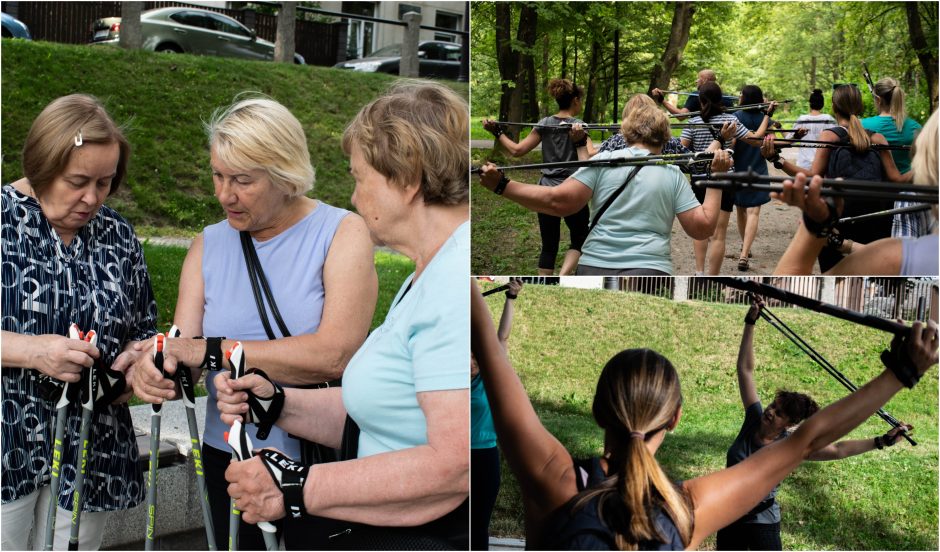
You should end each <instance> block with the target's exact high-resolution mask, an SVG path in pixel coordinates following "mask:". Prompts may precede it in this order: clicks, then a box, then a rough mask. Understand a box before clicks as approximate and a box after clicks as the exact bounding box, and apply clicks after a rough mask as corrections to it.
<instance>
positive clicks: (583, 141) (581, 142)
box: [573, 136, 587, 148]
mask: <svg viewBox="0 0 940 552" xmlns="http://www.w3.org/2000/svg"><path fill="white" fill-rule="evenodd" d="M573 145H574V147H575V148H583V147H584V146H586V145H587V136H585V137H584V138H582V139H581V140H578V141H577V142H574V144H573Z"/></svg>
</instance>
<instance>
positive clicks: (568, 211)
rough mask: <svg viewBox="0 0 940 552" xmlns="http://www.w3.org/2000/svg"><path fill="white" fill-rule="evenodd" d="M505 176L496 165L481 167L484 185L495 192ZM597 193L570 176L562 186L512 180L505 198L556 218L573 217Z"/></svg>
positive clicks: (504, 192) (507, 185)
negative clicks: (501, 178)
mask: <svg viewBox="0 0 940 552" xmlns="http://www.w3.org/2000/svg"><path fill="white" fill-rule="evenodd" d="M500 177H502V173H501V172H500V171H499V170H498V169H497V168H496V165H494V164H492V163H486V164H485V165H483V166H482V167H480V184H482V185H483V187H484V188H486V189H488V190H493V189H495V188H496V186H497V184H499V180H500ZM592 195H594V192H593V191H592V190H591V189H590V188H588V187H587V186H585V185H584V184H583V183H582V182H580V181H578V180H575V179H574V178H571V177H570V176H569V177H568V178H566V179H565V181H564V182H562V183H561V184H559V185H558V186H538V185H535V184H524V183H522V182H518V181H515V180H511V179H510V180H509V183H508V184H506V187H505V189H504V190H503V197H505V198H506V199H510V200H512V201H515V202H516V203H518V204H519V205H522V206H523V207H525V208H526V209H528V210H530V211H535V212H537V213H545V214H546V215H552V216H556V217H567V216H568V215H573V214H574V213H577V212H578V211H580V210H581V208H582V207H584V206H585V205H587V203H588V201H589V200H590V199H591V196H592Z"/></svg>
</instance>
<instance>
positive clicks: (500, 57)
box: [495, 2, 519, 140]
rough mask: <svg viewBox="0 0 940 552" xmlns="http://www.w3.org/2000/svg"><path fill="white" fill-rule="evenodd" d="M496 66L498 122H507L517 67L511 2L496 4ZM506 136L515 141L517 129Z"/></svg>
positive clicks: (510, 128) (510, 130) (511, 128)
mask: <svg viewBox="0 0 940 552" xmlns="http://www.w3.org/2000/svg"><path fill="white" fill-rule="evenodd" d="M495 5H496V66H497V68H498V69H499V80H500V82H501V84H500V88H501V93H500V95H499V120H500V121H509V120H511V119H510V115H509V111H510V108H509V104H510V99H511V97H512V90H513V87H512V86H511V85H510V82H511V81H514V80H515V76H516V75H515V71H516V66H517V61H516V54H515V52H513V51H512V46H511V44H512V35H511V34H510V33H511V26H512V6H513V3H512V2H496V4H495ZM506 134H507V135H509V137H510V138H512V139H514V140H515V139H516V138H517V137H518V135H519V128H518V127H509V128H507V129H506Z"/></svg>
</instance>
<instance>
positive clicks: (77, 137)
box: [75, 130, 85, 147]
mask: <svg viewBox="0 0 940 552" xmlns="http://www.w3.org/2000/svg"><path fill="white" fill-rule="evenodd" d="M84 143H85V142H84V141H83V140H82V131H81V130H79V131H78V134H76V135H75V147H78V146H81V145H82V144H84Z"/></svg>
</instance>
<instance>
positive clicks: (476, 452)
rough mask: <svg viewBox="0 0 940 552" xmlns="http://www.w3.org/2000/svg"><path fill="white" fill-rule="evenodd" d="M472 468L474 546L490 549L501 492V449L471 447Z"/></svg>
mask: <svg viewBox="0 0 940 552" xmlns="http://www.w3.org/2000/svg"><path fill="white" fill-rule="evenodd" d="M470 469H471V470H472V472H473V477H471V478H470V550H488V549H489V541H490V518H491V517H492V516H493V507H494V506H496V495H497V494H499V449H498V448H497V447H493V448H484V449H471V450H470Z"/></svg>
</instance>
